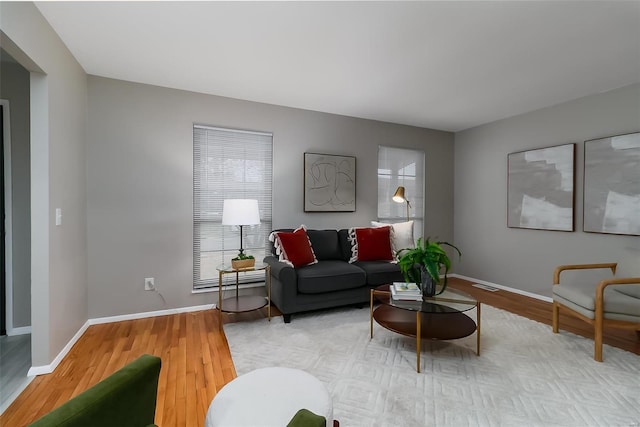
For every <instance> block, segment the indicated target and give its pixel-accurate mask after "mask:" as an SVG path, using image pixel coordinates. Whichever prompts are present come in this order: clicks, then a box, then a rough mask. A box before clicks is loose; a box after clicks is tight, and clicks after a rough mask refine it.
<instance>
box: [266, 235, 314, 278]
mask: <svg viewBox="0 0 640 427" xmlns="http://www.w3.org/2000/svg"><path fill="white" fill-rule="evenodd" d="M269 241H271V242H273V246H274V247H275V248H276V254H277V255H278V260H279V261H281V262H284V263H285V264H289V265H290V266H292V267H294V268H297V267H303V266H305V265H311V264H315V263H317V262H318V260H317V259H316V255H315V254H314V253H313V248H312V247H311V242H310V241H309V236H307V231H306V228H305V226H304V225H301V226H300V227H298V228H296V229H295V230H294V231H293V232H284V231H274V232H273V233H271V234H270V235H269Z"/></svg>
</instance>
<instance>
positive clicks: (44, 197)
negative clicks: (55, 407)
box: [0, 2, 88, 365]
mask: <svg viewBox="0 0 640 427" xmlns="http://www.w3.org/2000/svg"><path fill="white" fill-rule="evenodd" d="M0 30H1V32H2V34H1V35H2V37H1V39H0V42H1V43H2V47H3V48H4V49H5V50H6V51H7V52H8V53H9V54H10V55H11V56H13V57H14V58H15V59H16V60H17V61H18V62H19V63H20V64H21V65H22V66H24V67H25V68H26V69H27V70H29V71H30V72H31V111H30V114H31V129H30V134H31V135H30V137H31V202H30V203H31V308H32V316H31V325H32V337H31V340H32V364H33V365H48V364H50V363H51V362H52V361H53V360H54V358H55V357H56V356H57V355H58V354H59V353H60V351H61V350H62V349H63V348H64V346H65V345H66V344H67V343H68V342H69V341H70V340H71V339H72V337H73V336H74V335H75V334H76V333H77V332H78V330H79V329H80V328H81V327H82V326H83V325H84V324H85V322H86V321H87V319H88V316H87V255H86V253H87V244H86V170H85V168H86V164H85V141H86V121H87V77H86V74H85V72H84V70H83V69H82V68H81V67H80V65H79V64H78V63H77V61H76V60H75V58H74V57H73V56H72V55H71V53H70V52H69V50H68V49H67V48H66V46H65V45H64V44H63V43H62V41H61V40H60V38H59V37H58V35H57V34H56V33H55V32H54V31H53V29H52V28H51V26H50V25H49V24H48V23H47V21H46V20H45V19H44V17H43V16H42V15H41V14H40V12H39V11H38V10H37V8H36V7H35V5H34V4H33V3H31V2H0ZM56 208H61V209H62V224H61V225H59V226H56V225H55V209H56Z"/></svg>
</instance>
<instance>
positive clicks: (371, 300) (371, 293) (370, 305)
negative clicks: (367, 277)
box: [369, 289, 373, 338]
mask: <svg viewBox="0 0 640 427" xmlns="http://www.w3.org/2000/svg"><path fill="white" fill-rule="evenodd" d="M369 322H370V323H371V324H370V325H369V327H370V333H371V337H370V338H373V289H371V292H370V293H369Z"/></svg>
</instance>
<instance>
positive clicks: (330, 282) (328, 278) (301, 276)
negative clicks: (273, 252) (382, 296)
mask: <svg viewBox="0 0 640 427" xmlns="http://www.w3.org/2000/svg"><path fill="white" fill-rule="evenodd" d="M296 273H297V274H298V292H300V293H303V294H319V293H324V292H333V291H340V290H344V289H352V288H358V287H360V286H363V285H364V284H365V283H366V274H365V272H364V270H362V269H361V268H358V267H356V266H354V265H351V264H349V263H346V262H344V261H337V260H324V261H321V262H318V263H317V264H313V265H307V266H305V267H300V268H296Z"/></svg>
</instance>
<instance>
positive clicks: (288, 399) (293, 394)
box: [205, 368, 333, 427]
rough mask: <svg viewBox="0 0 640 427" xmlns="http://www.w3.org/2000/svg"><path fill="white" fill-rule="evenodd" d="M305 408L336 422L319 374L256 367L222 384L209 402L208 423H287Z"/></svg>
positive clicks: (216, 426) (249, 426) (208, 426)
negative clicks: (318, 376)
mask: <svg viewBox="0 0 640 427" xmlns="http://www.w3.org/2000/svg"><path fill="white" fill-rule="evenodd" d="M303 408H304V409H308V410H309V411H311V412H313V413H314V414H317V415H322V416H323V417H325V418H326V420H327V427H331V426H333V404H332V402H331V396H330V395H329V392H328V391H327V389H326V387H325V386H324V385H323V384H322V383H321V382H320V380H318V379H317V378H316V377H314V376H313V375H311V374H308V373H307V372H305V371H301V370H299V369H291V368H262V369H256V370H255V371H251V372H249V373H247V374H245V375H241V376H239V377H237V378H236V379H234V380H233V381H231V382H229V383H227V384H226V385H225V386H224V387H222V390H220V391H219V392H218V393H217V394H216V396H215V397H214V398H213V401H212V402H211V405H209V410H208V411H207V417H206V419H205V427H231V426H233V427H257V426H270V427H271V426H278V427H284V426H286V425H287V423H289V421H291V419H292V418H293V416H294V415H295V414H296V412H298V411H299V410H300V409H303Z"/></svg>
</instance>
